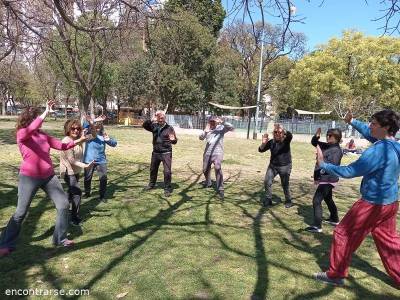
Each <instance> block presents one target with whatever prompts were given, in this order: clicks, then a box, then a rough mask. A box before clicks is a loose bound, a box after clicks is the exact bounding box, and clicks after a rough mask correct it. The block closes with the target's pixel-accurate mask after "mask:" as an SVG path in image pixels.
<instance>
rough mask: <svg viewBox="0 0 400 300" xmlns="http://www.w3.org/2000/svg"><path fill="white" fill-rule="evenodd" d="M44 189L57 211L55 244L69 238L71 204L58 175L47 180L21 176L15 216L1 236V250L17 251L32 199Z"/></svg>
mask: <svg viewBox="0 0 400 300" xmlns="http://www.w3.org/2000/svg"><path fill="white" fill-rule="evenodd" d="M39 188H41V189H43V190H44V191H45V192H46V193H47V195H48V196H49V197H50V199H51V200H53V202H54V204H55V206H56V209H57V218H56V226H55V228H54V233H53V244H54V245H60V244H62V242H63V241H64V240H65V239H66V238H67V229H68V208H69V202H68V198H67V195H66V194H65V193H64V191H63V188H62V186H61V183H60V181H59V180H58V178H57V176H56V175H52V176H50V177H48V178H45V179H39V178H33V177H29V176H25V175H21V174H20V175H19V181H18V204H17V209H16V211H15V213H14V215H13V216H12V217H11V219H10V221H9V222H8V224H7V227H6V229H4V231H3V232H2V233H1V236H0V248H11V249H15V246H16V242H17V238H18V235H19V233H20V231H21V226H22V221H23V220H24V219H25V216H26V214H27V212H28V208H29V206H30V205H31V202H32V199H33V197H34V196H35V194H36V192H37V191H38V189H39Z"/></svg>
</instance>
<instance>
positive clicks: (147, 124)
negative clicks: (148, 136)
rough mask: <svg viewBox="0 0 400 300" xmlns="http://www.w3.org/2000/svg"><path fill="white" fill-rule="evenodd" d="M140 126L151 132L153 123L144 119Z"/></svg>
mask: <svg viewBox="0 0 400 300" xmlns="http://www.w3.org/2000/svg"><path fill="white" fill-rule="evenodd" d="M142 127H143V128H144V129H146V130H147V131H150V132H153V129H154V124H153V122H152V121H151V120H146V121H144V122H143V125H142Z"/></svg>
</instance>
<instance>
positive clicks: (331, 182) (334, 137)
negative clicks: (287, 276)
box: [305, 128, 343, 233]
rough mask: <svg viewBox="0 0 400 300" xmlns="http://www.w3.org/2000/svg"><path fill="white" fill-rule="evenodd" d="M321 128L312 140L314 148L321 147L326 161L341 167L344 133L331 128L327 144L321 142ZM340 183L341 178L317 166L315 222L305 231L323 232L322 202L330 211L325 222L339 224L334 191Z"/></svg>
mask: <svg viewBox="0 0 400 300" xmlns="http://www.w3.org/2000/svg"><path fill="white" fill-rule="evenodd" d="M320 137H321V128H318V129H317V131H316V132H315V135H314V136H313V137H312V139H311V144H312V145H313V146H314V147H317V146H319V147H320V148H321V150H322V153H323V155H324V160H325V161H326V162H329V163H331V164H334V165H340V161H341V160H342V156H343V153H342V149H341V148H340V145H339V143H340V141H341V140H342V132H341V131H340V129H337V128H331V129H328V131H327V132H326V143H324V142H321V141H320V140H319V139H320ZM338 181H339V177H338V176H335V175H331V174H328V173H326V172H325V171H324V170H322V169H320V168H319V166H318V165H317V164H316V165H315V169H314V182H315V184H316V185H317V190H316V191H315V194H314V198H313V208H314V222H313V224H312V225H311V226H309V227H307V228H306V229H305V230H307V231H309V232H313V233H317V232H322V200H324V201H325V203H326V205H327V206H328V210H329V218H328V219H327V220H324V222H326V223H328V224H330V225H334V226H336V225H337V224H338V223H339V216H338V210H337V207H336V204H335V201H333V196H332V190H333V188H334V187H335V186H336V184H337V183H338Z"/></svg>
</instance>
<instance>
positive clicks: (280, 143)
mask: <svg viewBox="0 0 400 300" xmlns="http://www.w3.org/2000/svg"><path fill="white" fill-rule="evenodd" d="M292 138H293V135H292V134H291V133H290V132H289V131H286V130H285V129H284V128H283V127H282V125H280V124H275V125H274V132H273V139H272V140H269V139H268V134H267V133H265V134H264V135H263V138H262V144H261V146H260V147H258V152H265V151H267V150H270V151H271V159H270V162H269V166H268V169H267V172H266V174H265V179H264V187H265V194H266V195H265V199H264V201H263V205H264V206H265V207H267V206H270V205H272V181H273V179H274V178H275V176H276V175H278V174H279V177H280V178H281V184H282V188H283V192H284V194H285V200H286V201H285V207H286V208H290V207H292V206H293V204H292V199H291V196H290V192H289V179H290V172H291V171H292V155H291V153H290V142H291V141H292Z"/></svg>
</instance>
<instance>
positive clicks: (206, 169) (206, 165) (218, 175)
mask: <svg viewBox="0 0 400 300" xmlns="http://www.w3.org/2000/svg"><path fill="white" fill-rule="evenodd" d="M222 160H223V154H211V155H210V154H204V156H203V174H204V177H205V178H206V185H207V186H209V185H211V174H210V173H211V165H212V164H214V170H215V180H216V183H217V191H221V192H222V191H223V190H224V176H223V174H222V168H221V163H222Z"/></svg>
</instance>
